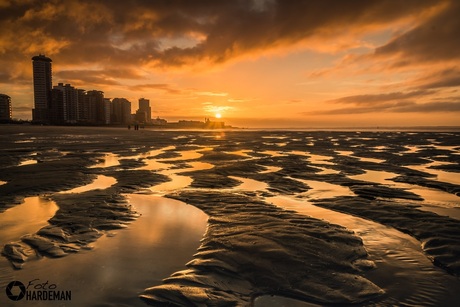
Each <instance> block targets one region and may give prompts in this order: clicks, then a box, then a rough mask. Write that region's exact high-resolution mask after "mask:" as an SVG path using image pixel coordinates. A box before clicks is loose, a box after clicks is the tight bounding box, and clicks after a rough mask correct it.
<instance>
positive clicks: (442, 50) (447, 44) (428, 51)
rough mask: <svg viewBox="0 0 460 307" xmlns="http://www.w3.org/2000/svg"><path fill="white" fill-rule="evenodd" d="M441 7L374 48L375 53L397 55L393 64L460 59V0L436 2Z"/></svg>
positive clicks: (397, 65)
mask: <svg viewBox="0 0 460 307" xmlns="http://www.w3.org/2000/svg"><path fill="white" fill-rule="evenodd" d="M439 3H441V4H444V5H445V7H444V9H443V10H442V11H441V12H440V13H439V14H436V15H434V16H433V17H432V18H431V19H429V20H428V21H426V22H424V23H421V24H420V25H419V26H417V27H415V28H414V29H412V30H411V31H408V32H406V33H404V34H402V35H400V36H398V37H396V38H394V39H393V40H391V41H390V42H389V43H387V44H385V45H384V46H381V47H379V48H377V49H376V51H375V55H376V56H389V55H398V56H399V60H398V61H396V62H395V63H394V66H396V67H401V66H407V65H411V64H420V63H422V64H423V63H424V62H440V61H448V60H457V61H458V59H459V58H460V53H459V52H458V50H460V39H459V37H460V18H459V16H460V1H456V0H452V1H439Z"/></svg>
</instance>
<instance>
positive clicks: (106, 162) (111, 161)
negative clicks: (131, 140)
mask: <svg viewBox="0 0 460 307" xmlns="http://www.w3.org/2000/svg"><path fill="white" fill-rule="evenodd" d="M117 165H120V161H119V157H118V155H116V154H113V153H108V154H106V155H105V156H104V158H103V161H102V162H100V163H97V164H95V165H92V166H90V168H99V167H101V168H105V167H111V166H117Z"/></svg>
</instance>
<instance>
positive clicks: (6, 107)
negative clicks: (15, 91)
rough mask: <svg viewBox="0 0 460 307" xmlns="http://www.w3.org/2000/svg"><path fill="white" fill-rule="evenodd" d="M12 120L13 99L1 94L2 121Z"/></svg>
mask: <svg viewBox="0 0 460 307" xmlns="http://www.w3.org/2000/svg"><path fill="white" fill-rule="evenodd" d="M11 118H12V113H11V97H10V96H8V95H5V94H0V121H10V120H11Z"/></svg>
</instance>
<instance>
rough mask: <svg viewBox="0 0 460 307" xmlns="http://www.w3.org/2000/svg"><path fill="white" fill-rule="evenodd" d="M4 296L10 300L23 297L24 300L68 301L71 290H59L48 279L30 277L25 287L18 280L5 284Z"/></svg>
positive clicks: (18, 299) (17, 299)
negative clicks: (41, 279)
mask: <svg viewBox="0 0 460 307" xmlns="http://www.w3.org/2000/svg"><path fill="white" fill-rule="evenodd" d="M5 292H6V296H8V298H9V299H10V300H12V301H20V300H22V299H23V298H24V297H25V300H26V301H70V300H72V291H69V290H59V289H58V287H57V285H56V284H53V283H49V281H45V282H40V279H38V278H36V279H32V280H30V281H29V282H28V284H27V287H26V286H24V284H23V283H22V282H20V281H17V280H15V281H12V282H10V283H9V284H8V286H6V289H5Z"/></svg>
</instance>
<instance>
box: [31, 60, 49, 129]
mask: <svg viewBox="0 0 460 307" xmlns="http://www.w3.org/2000/svg"><path fill="white" fill-rule="evenodd" d="M51 62H52V61H51V59H50V58H48V57H46V56H45V55H43V54H40V55H37V56H34V57H33V58H32V68H33V81H34V109H33V110H32V120H33V121H36V122H41V123H48V122H49V116H50V115H49V109H50V106H51V90H52V71H51Z"/></svg>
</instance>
